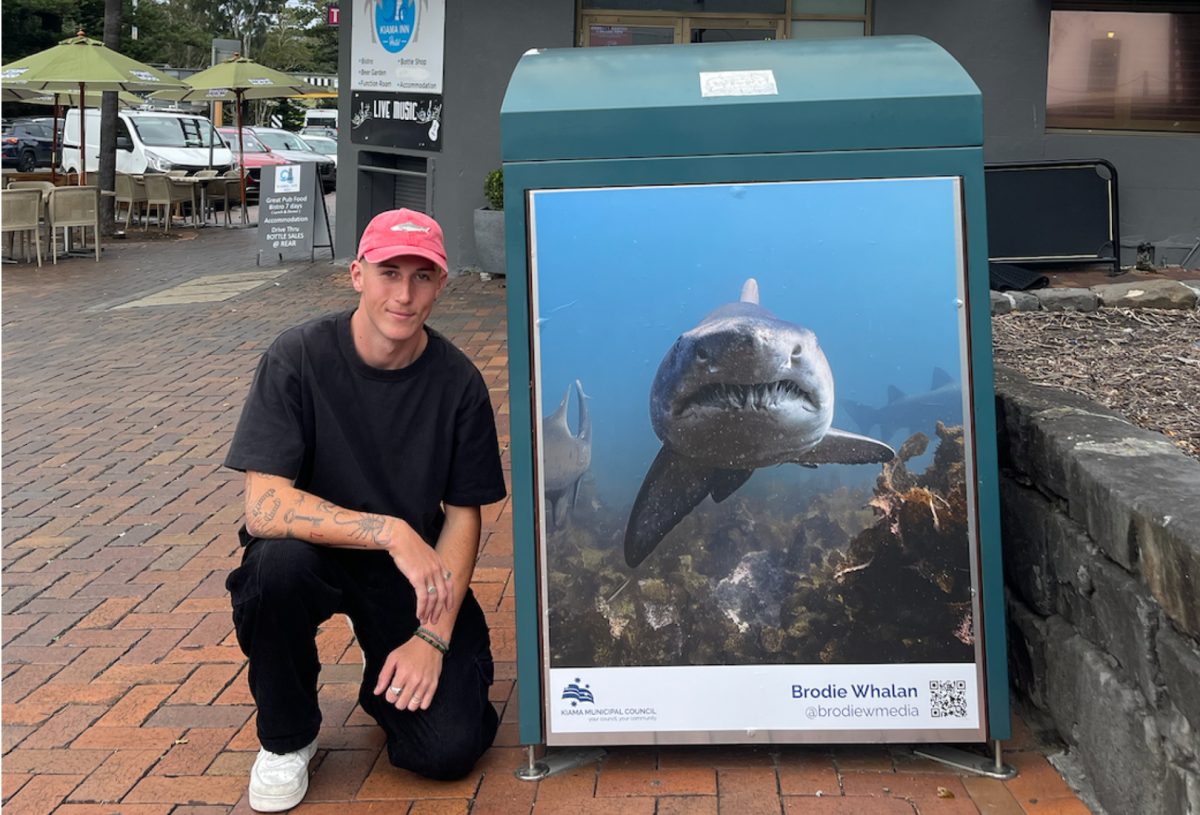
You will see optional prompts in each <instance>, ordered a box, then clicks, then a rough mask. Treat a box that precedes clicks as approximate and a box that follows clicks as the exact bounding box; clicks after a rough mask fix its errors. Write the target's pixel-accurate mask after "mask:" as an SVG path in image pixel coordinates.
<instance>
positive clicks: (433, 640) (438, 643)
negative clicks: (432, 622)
mask: <svg viewBox="0 0 1200 815" xmlns="http://www.w3.org/2000/svg"><path fill="white" fill-rule="evenodd" d="M414 636H416V637H419V638H420V639H421V640H423V641H424V642H426V643H428V644H429V645H430V646H432V647H433V648H435V649H437V650H438V651H439V652H440V653H442V654H445V653H446V652H448V651H449V650H450V644H449V643H447V642H446V641H445V640H444V639H442V638H441V637H439V636H438V635H437V634H435V633H433V632H432V631H430V630H429V629H428V628H425V627H421V628H418V629H417V630H416V631H415V632H414Z"/></svg>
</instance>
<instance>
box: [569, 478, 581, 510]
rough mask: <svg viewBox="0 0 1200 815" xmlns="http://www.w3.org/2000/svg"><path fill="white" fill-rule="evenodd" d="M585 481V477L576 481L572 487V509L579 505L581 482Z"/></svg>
mask: <svg viewBox="0 0 1200 815" xmlns="http://www.w3.org/2000/svg"><path fill="white" fill-rule="evenodd" d="M582 480H583V476H579V478H576V479H575V483H574V484H572V485H571V509H575V505H576V504H577V503H579V482H580V481H582Z"/></svg>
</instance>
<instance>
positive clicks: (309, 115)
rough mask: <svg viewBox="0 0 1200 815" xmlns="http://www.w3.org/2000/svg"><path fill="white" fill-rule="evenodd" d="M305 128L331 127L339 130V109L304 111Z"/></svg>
mask: <svg viewBox="0 0 1200 815" xmlns="http://www.w3.org/2000/svg"><path fill="white" fill-rule="evenodd" d="M304 126H305V127H331V128H333V129H334V130H337V126H338V112H337V108H312V109H311V110H306V111H304Z"/></svg>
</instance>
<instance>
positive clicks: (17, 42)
mask: <svg viewBox="0 0 1200 815" xmlns="http://www.w3.org/2000/svg"><path fill="white" fill-rule="evenodd" d="M77 5H78V3H77V2H76V0H5V3H4V26H3V34H2V36H0V48H3V50H4V61H5V62H12V61H13V60H16V59H21V58H22V57H27V56H29V55H30V54H36V53H37V52H38V51H44V50H46V49H47V48H49V47H51V46H52V45H56V44H57V43H58V42H59V41H60V40H62V39H64V38H65V37H66V36H68V35H67V34H66V33H65V26H66V25H67V19H68V18H69V17H70V16H71V15H72V13H73V11H74V9H75V8H76V6H77ZM74 33H75V32H74V31H72V32H71V34H74Z"/></svg>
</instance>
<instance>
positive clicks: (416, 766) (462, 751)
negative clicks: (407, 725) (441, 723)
mask: <svg viewBox="0 0 1200 815" xmlns="http://www.w3.org/2000/svg"><path fill="white" fill-rule="evenodd" d="M490 746H491V740H488V741H487V742H486V743H484V740H483V739H482V738H481V734H480V733H478V732H465V733H458V734H439V736H438V738H436V739H432V740H431V743H428V744H425V745H419V746H418V745H405V746H404V748H403V749H400V748H399V745H395V744H389V745H388V758H389V759H390V760H391V762H392V766H394V767H399V768H400V769H402V770H409V771H411V772H414V773H416V774H417V775H420V776H424V777H425V778H432V779H433V780H435V781H457V780H458V779H460V778H465V777H466V776H467V775H469V774H470V772H471V770H473V769H474V768H475V765H476V764H477V763H479V759H480V758H481V757H482V756H483V754H484V752H485V751H486V750H487V748H488V747H490Z"/></svg>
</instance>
